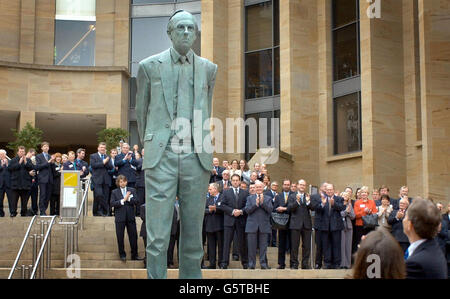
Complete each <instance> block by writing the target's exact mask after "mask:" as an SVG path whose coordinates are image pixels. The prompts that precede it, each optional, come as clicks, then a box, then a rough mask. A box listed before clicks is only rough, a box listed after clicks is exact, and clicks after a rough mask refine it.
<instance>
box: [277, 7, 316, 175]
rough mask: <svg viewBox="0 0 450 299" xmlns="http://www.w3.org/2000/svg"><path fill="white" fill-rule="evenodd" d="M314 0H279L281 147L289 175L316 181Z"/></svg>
mask: <svg viewBox="0 0 450 299" xmlns="http://www.w3.org/2000/svg"><path fill="white" fill-rule="evenodd" d="M317 8H318V4H317V1H316V0H305V1H280V75H281V78H280V79H281V98H280V101H281V103H280V109H281V111H280V112H281V119H280V137H281V144H280V146H281V150H282V151H284V152H286V153H288V154H290V155H292V157H293V160H294V161H295V163H294V165H293V167H291V169H289V170H287V169H286V170H285V171H286V172H287V173H286V174H289V175H291V176H292V177H293V178H296V179H297V178H304V179H306V180H307V181H308V182H311V183H313V184H317V183H318V181H319V163H318V162H319V138H318V136H319V129H318V127H319V115H318V113H317V111H318V109H319V103H318V101H317V98H318V96H319V94H318V76H317V72H318V65H319V64H318V51H317V47H318V44H317V40H318V29H317V23H318V22H317Z"/></svg>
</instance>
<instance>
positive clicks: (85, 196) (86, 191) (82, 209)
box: [75, 179, 91, 226]
mask: <svg viewBox="0 0 450 299" xmlns="http://www.w3.org/2000/svg"><path fill="white" fill-rule="evenodd" d="M90 187H91V179H89V180H87V183H86V184H85V189H84V194H83V199H82V200H81V204H80V210H79V211H78V216H77V221H76V222H75V224H78V221H79V220H80V217H81V213H82V212H83V211H84V212H86V211H87V207H86V204H85V203H86V202H87V197H88V194H89V188H90ZM83 214H84V213H83ZM83 216H84V215H83ZM83 218H84V217H83ZM82 226H83V225H82Z"/></svg>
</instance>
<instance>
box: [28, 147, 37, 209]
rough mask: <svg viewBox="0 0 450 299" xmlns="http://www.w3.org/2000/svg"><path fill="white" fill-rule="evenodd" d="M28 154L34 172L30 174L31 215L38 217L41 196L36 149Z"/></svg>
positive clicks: (32, 149)
mask: <svg viewBox="0 0 450 299" xmlns="http://www.w3.org/2000/svg"><path fill="white" fill-rule="evenodd" d="M28 154H29V155H30V157H31V158H30V159H31V163H32V164H33V171H32V172H30V175H31V189H30V192H29V193H28V197H31V213H30V216H31V215H37V214H38V212H39V206H38V195H39V183H38V179H37V171H36V150H35V149H34V148H30V149H28Z"/></svg>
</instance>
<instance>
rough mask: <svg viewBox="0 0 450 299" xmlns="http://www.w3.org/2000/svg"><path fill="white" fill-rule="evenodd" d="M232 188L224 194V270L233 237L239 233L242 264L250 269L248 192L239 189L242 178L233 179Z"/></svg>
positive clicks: (228, 259)
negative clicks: (247, 230) (246, 211)
mask: <svg viewBox="0 0 450 299" xmlns="http://www.w3.org/2000/svg"><path fill="white" fill-rule="evenodd" d="M231 185H232V188H229V189H227V190H225V191H224V192H223V200H222V205H221V206H222V210H223V213H224V246H223V260H222V268H223V269H227V268H228V265H229V262H230V247H231V242H232V241H233V236H234V234H235V232H237V244H238V248H239V254H240V256H241V263H242V267H243V268H244V269H247V268H248V252H247V242H246V241H247V240H246V238H245V223H246V220H247V214H245V213H244V208H245V204H246V202H247V197H248V195H249V194H248V192H247V190H244V189H241V188H239V185H240V176H239V175H238V174H234V175H233V176H232V177H231Z"/></svg>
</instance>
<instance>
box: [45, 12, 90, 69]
mask: <svg viewBox="0 0 450 299" xmlns="http://www.w3.org/2000/svg"><path fill="white" fill-rule="evenodd" d="M91 26H95V22H85V21H66V20H56V21H55V53H54V55H55V57H54V63H55V64H58V63H59V62H60V61H62V59H64V57H65V56H66V54H69V53H70V54H69V55H68V56H67V57H66V58H65V59H64V61H63V62H62V63H61V65H73V66H93V65H95V30H93V31H91V32H90V33H89V34H87V32H89V29H90V28H91ZM86 34H87V35H86ZM85 35H86V36H85ZM83 37H84V39H83V40H82V38H83ZM81 40H82V41H81ZM80 41H81V42H80ZM78 42H80V44H79V45H77V43H78ZM76 45H77V46H76Z"/></svg>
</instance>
